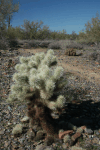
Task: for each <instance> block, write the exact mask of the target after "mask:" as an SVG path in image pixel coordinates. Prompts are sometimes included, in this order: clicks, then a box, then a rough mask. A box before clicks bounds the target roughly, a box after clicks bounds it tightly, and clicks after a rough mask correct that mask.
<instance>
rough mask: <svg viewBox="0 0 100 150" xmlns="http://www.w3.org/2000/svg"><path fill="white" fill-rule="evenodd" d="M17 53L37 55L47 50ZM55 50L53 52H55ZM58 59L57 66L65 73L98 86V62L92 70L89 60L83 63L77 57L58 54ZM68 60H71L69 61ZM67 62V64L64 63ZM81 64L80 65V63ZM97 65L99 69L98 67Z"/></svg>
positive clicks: (28, 50)
mask: <svg viewBox="0 0 100 150" xmlns="http://www.w3.org/2000/svg"><path fill="white" fill-rule="evenodd" d="M18 51H19V52H21V53H29V52H30V53H33V54H36V53H39V52H45V53H46V52H47V48H46V49H44V48H36V49H33V48H31V49H24V50H22V49H18ZM55 51H56V50H54V52H55ZM80 57H81V56H80ZM57 58H58V66H62V67H63V68H64V70H65V71H67V72H71V73H73V74H74V76H80V77H82V78H85V79H86V80H87V81H90V80H91V82H93V83H95V84H97V85H100V65H99V64H98V62H95V64H96V66H95V67H94V66H92V68H91V67H90V65H91V62H90V61H89V60H87V61H84V60H82V57H81V59H79V56H78V57H75V56H66V55H64V54H61V53H58V55H57ZM70 58H71V59H72V60H70ZM66 60H67V63H66ZM80 62H81V63H80ZM98 65H99V67H98Z"/></svg>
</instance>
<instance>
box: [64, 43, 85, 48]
mask: <svg viewBox="0 0 100 150" xmlns="http://www.w3.org/2000/svg"><path fill="white" fill-rule="evenodd" d="M66 48H75V49H82V48H83V46H82V45H81V44H79V43H76V42H71V43H69V44H67V45H66Z"/></svg>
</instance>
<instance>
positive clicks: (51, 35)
mask: <svg viewBox="0 0 100 150" xmlns="http://www.w3.org/2000/svg"><path fill="white" fill-rule="evenodd" d="M18 9H19V4H12V0H0V41H1V43H0V44H3V42H4V44H6V45H7V44H8V45H7V46H9V42H11V41H12V40H15V41H16V40H58V41H59V40H74V41H76V42H77V43H81V44H84V43H86V44H88V43H95V44H96V45H98V44H99V42H100V38H99V37H100V20H99V14H98V13H97V14H96V17H95V18H92V19H91V23H90V22H88V23H87V24H85V27H86V30H85V31H84V30H82V31H80V32H79V35H77V34H76V33H75V31H72V34H67V33H66V31H65V30H64V29H63V30H62V31H59V32H58V31H54V32H52V31H50V30H49V27H48V26H47V25H44V26H43V22H42V21H40V22H35V21H32V22H30V21H28V20H24V24H23V25H21V26H22V27H23V28H24V29H22V28H21V27H20V26H18V27H15V28H14V27H12V26H11V25H10V22H11V19H12V16H13V13H14V12H18ZM7 41H8V42H7Z"/></svg>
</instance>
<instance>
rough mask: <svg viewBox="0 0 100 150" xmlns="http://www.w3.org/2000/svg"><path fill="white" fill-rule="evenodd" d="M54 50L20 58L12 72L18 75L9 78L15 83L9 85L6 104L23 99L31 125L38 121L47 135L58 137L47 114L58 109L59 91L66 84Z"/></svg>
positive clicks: (62, 101) (60, 96)
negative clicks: (26, 105)
mask: <svg viewBox="0 0 100 150" xmlns="http://www.w3.org/2000/svg"><path fill="white" fill-rule="evenodd" d="M53 54H54V51H53V50H51V49H50V50H49V51H48V52H47V54H44V53H43V52H42V53H37V54H35V55H34V56H33V55H32V56H30V57H20V62H21V64H17V65H16V66H15V69H16V70H17V71H18V73H15V74H14V75H13V81H15V84H14V85H12V86H11V93H10V94H9V97H8V101H9V102H13V101H14V100H20V101H21V100H25V102H27V104H28V116H29V117H30V121H31V125H34V124H35V122H38V126H41V127H42V129H43V130H45V131H46V133H47V136H48V135H52V134H53V135H54V134H55V135H56V136H57V137H58V135H57V134H56V133H58V129H57V127H56V128H55V126H54V119H53V118H52V116H51V113H52V112H54V111H55V110H61V109H62V108H63V106H64V104H65V98H64V96H63V95H59V91H60V90H61V89H62V88H63V87H64V86H65V85H66V82H65V80H64V78H63V68H62V67H60V66H57V67H56V68H55V70H53V68H51V67H52V66H55V65H56V64H57V58H56V56H53Z"/></svg>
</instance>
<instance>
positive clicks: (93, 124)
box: [0, 50, 100, 150]
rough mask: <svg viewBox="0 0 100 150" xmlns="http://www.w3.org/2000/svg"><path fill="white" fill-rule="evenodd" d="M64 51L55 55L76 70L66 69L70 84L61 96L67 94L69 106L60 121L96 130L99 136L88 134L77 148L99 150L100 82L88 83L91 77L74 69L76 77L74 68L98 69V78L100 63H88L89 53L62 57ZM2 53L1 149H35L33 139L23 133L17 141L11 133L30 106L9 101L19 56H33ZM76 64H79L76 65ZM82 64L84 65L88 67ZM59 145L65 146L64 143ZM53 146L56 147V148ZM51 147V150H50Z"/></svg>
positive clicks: (0, 99) (0, 96)
mask: <svg viewBox="0 0 100 150" xmlns="http://www.w3.org/2000/svg"><path fill="white" fill-rule="evenodd" d="M60 52H62V51H59V52H55V55H57V56H58V59H59V64H61V65H62V66H63V64H64V63H65V62H66V61H67V62H66V64H70V67H72V68H71V69H70V70H66V68H67V65H66V66H63V67H65V70H66V71H65V75H64V76H65V78H66V77H67V78H68V84H67V85H66V87H65V89H64V90H63V91H62V92H61V93H63V94H64V95H65V97H66V98H67V100H68V104H67V107H66V108H65V112H66V113H64V114H65V115H61V116H60V119H62V120H67V121H69V122H72V123H73V124H75V125H77V126H82V125H87V126H88V127H89V128H90V129H91V130H92V131H95V134H93V138H91V136H89V133H87V134H85V135H87V136H86V137H85V138H86V139H85V141H84V142H83V145H82V142H78V144H77V143H76V146H78V147H79V146H81V147H83V148H86V149H87V150H90V149H93V146H97V148H98V150H99V148H100V144H99V141H100V132H99V129H100V128H99V127H100V121H99V118H100V84H98V85H97V84H96V82H97V81H96V82H95V78H93V79H92V80H87V78H83V77H82V74H81V73H80V70H77V71H76V72H75V70H74V74H73V69H74V67H75V66H78V67H79V64H80V66H84V67H87V68H88V69H89V68H90V69H91V70H93V69H94V72H96V74H95V75H97V74H98V73H99V69H100V68H99V67H100V66H99V64H98V63H96V61H91V62H89V61H86V60H88V57H86V54H85V53H84V54H83V55H82V56H79V57H78V56H77V58H76V57H65V56H64V55H63V54H64V53H63V52H62V55H61V54H60ZM1 53H2V54H1V58H0V59H1V64H0V67H1V68H0V70H1V75H0V80H1V83H0V84H1V89H0V90H1V93H0V101H1V103H0V122H1V124H0V138H1V145H0V147H1V149H2V150H12V149H19V150H21V149H27V150H32V149H35V147H36V145H35V146H34V145H33V141H30V140H29V138H28V137H27V133H25V134H22V135H21V136H20V137H17V138H14V137H13V136H12V133H11V132H12V128H13V127H14V126H15V124H17V123H19V122H20V120H21V118H23V117H24V116H25V115H26V110H27V107H26V105H25V104H24V103H23V102H22V105H21V106H20V104H19V103H17V102H15V103H14V104H8V103H6V102H5V100H6V99H7V97H8V94H9V91H10V85H11V84H12V83H13V81H12V75H13V73H14V72H15V69H14V66H15V65H16V64H17V63H19V60H18V57H17V56H18V55H20V56H29V55H31V53H25V51H23V52H22V53H19V52H17V51H16V50H15V51H13V52H9V51H6V53H5V52H4V51H3V50H2V51H1ZM34 53H35V51H34ZM59 55H60V56H59ZM10 59H12V64H11V66H9V64H8V63H9V60H10ZM60 61H61V62H60ZM75 61H77V62H76V63H75ZM73 62H74V64H73ZM82 62H84V65H83V63H82ZM73 65H74V66H73ZM78 67H77V68H78ZM87 72H88V70H87ZM78 73H79V74H78ZM77 119H78V120H77ZM86 121H87V122H86ZM89 121H90V122H89ZM58 122H59V120H58ZM26 127H27V128H26V130H27V129H28V124H26ZM59 142H61V143H62V141H59ZM59 142H58V143H55V145H58V144H59ZM62 144H63V143H62ZM51 147H52V148H53V146H51ZM51 147H48V148H49V149H50V148H51ZM59 148H60V146H59ZM61 149H62V146H61ZM69 149H71V148H69Z"/></svg>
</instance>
